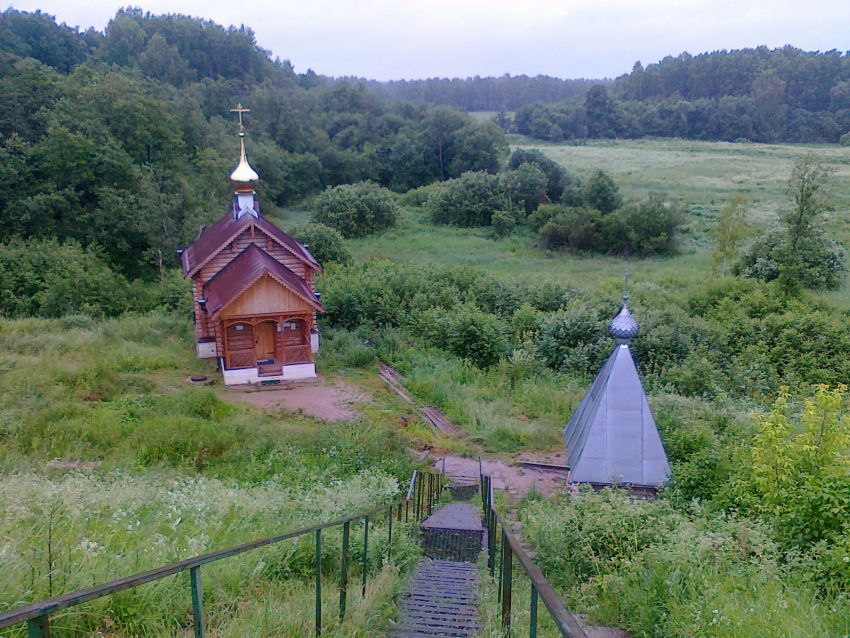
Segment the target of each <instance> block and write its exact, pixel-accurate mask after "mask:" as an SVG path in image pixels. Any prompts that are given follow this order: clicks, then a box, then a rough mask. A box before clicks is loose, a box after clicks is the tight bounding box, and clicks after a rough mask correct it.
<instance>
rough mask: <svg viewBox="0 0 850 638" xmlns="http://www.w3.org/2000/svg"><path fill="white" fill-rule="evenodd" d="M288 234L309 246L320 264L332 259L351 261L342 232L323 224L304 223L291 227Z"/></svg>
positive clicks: (339, 262) (344, 262)
mask: <svg viewBox="0 0 850 638" xmlns="http://www.w3.org/2000/svg"><path fill="white" fill-rule="evenodd" d="M290 234H291V235H292V236H293V237H294V238H295V239H297V240H298V241H300V242H301V243H302V244H305V245H307V246H309V250H310V252H311V253H312V254H313V257H315V258H316V259H317V260H318V261H319V263H320V264H325V263H328V262H331V261H334V262H336V263H338V264H349V263H351V260H352V257H351V251H350V250H349V249H348V245H347V244H346V243H345V239H344V238H343V236H342V234H341V233H340V232H339V231H338V230H336V229H335V228H331V227H330V226H326V225H325V224H304V225H302V226H297V227H295V228H293V229H292V231H291V232H290Z"/></svg>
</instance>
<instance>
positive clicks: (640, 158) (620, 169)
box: [279, 138, 850, 308]
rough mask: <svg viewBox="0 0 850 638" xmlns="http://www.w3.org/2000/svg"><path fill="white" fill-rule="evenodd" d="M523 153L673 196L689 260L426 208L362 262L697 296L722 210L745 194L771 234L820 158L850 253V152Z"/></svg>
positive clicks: (845, 303) (705, 148) (834, 222)
mask: <svg viewBox="0 0 850 638" xmlns="http://www.w3.org/2000/svg"><path fill="white" fill-rule="evenodd" d="M512 146H513V147H514V148H518V147H522V148H539V149H541V150H542V151H543V152H544V153H546V154H547V155H548V156H550V157H552V158H553V159H555V160H556V161H558V162H559V163H561V164H563V165H564V166H565V167H566V168H567V169H569V170H570V172H572V173H574V174H576V175H580V176H586V175H589V174H590V173H592V172H593V171H594V170H596V169H604V170H605V171H607V172H609V173H610V174H611V175H612V176H613V177H614V178H615V180H616V181H617V183H618V184H619V185H620V188H621V191H622V193H623V195H624V196H625V197H626V198H630V197H641V196H644V195H646V194H647V193H650V192H661V193H666V194H667V195H668V196H670V197H671V198H674V199H675V200H677V201H679V202H681V203H682V204H684V205H685V206H686V207H687V210H688V215H687V223H686V226H685V229H684V233H683V237H682V241H681V250H680V254H679V255H677V256H675V257H662V258H652V259H645V260H629V261H628V262H626V261H625V260H622V259H617V258H613V257H604V256H581V255H571V254H569V253H551V252H547V251H542V250H538V249H536V248H533V247H532V244H533V243H534V237H533V236H532V235H531V234H530V233H523V232H522V231H520V232H518V233H516V234H515V235H513V236H511V237H510V238H508V239H507V240H504V241H494V240H493V239H492V238H491V234H490V232H489V230H487V229H459V228H450V227H435V226H433V225H432V224H431V223H430V222H429V220H428V219H427V218H426V215H425V213H424V212H423V211H421V210H419V209H407V210H405V213H404V215H403V217H402V219H401V221H400V223H399V225H398V226H397V227H396V228H394V229H392V230H390V231H388V232H385V233H383V234H381V235H379V236H376V237H369V238H365V239H360V240H355V241H353V242H352V247H353V250H354V253H355V255H356V257H358V258H359V259H369V258H380V257H386V258H390V259H392V260H399V261H405V262H411V263H423V264H426V263H434V264H436V263H439V264H457V265H466V266H472V267H475V268H480V269H482V270H485V271H487V272H489V273H493V274H496V275H499V276H504V277H510V278H515V279H518V280H520V281H528V282H532V281H540V280H541V279H543V280H551V281H559V282H562V283H563V282H570V283H574V284H577V285H581V286H587V287H598V288H600V289H601V290H604V291H610V292H611V294H612V295H615V294H616V291H617V290H618V288H619V287H620V285H621V281H622V276H623V267H624V266H625V265H628V267H629V269H630V271H631V272H632V275H633V276H632V281H633V282H634V285H635V290H636V291H637V292H638V293H639V290H640V287H641V286H642V285H662V286H666V287H671V288H681V289H687V288H688V287H689V286H690V285H692V284H695V283H701V282H704V281H705V279H706V276H710V265H711V257H710V250H711V239H710V232H711V230H712V228H713V225H714V221H715V218H716V215H717V212H718V210H719V209H720V207H721V206H722V204H723V202H724V201H725V200H726V199H728V198H729V197H731V196H733V195H735V194H737V193H741V194H743V195H744V196H745V197H746V198H747V199H748V201H749V202H750V211H749V217H750V222H751V224H752V226H753V232H754V234H755V233H758V232H759V230H761V229H764V228H767V227H769V226H770V224H771V223H773V221H774V220H775V218H776V215H777V213H778V212H780V211H781V210H783V209H784V208H787V207H788V206H790V200H789V198H788V196H787V195H786V193H785V183H786V181H787V179H788V176H789V175H790V172H791V168H792V165H793V163H794V161H795V160H796V159H798V158H800V157H803V156H805V155H806V154H808V153H813V154H814V155H815V156H817V157H818V158H819V159H821V161H823V162H824V163H826V164H828V165H829V166H831V167H833V168H834V169H835V179H834V182H833V184H832V185H831V187H830V189H829V196H830V199H831V200H832V201H833V203H834V205H835V212H833V213H831V219H830V221H829V227H830V232H831V233H832V234H833V235H834V236H835V237H836V238H837V239H839V240H840V241H843V242H844V243H845V245H850V149H848V148H846V147H840V146H817V145H767V144H752V143H726V142H697V141H691V140H671V139H660V140H617V141H594V142H589V143H587V144H586V145H583V146H572V145H568V144H545V143H538V142H534V143H532V142H531V141H529V140H526V139H520V138H515V139H514V140H513V144H512ZM308 219H309V214H308V213H307V212H305V211H303V210H292V211H284V212H282V213H281V214H280V216H279V220H280V222H281V223H282V225H283V226H284V227H288V226H289V227H291V226H292V225H295V224H299V223H303V222H305V221H307V220H308ZM820 294H821V296H823V298H824V299H827V300H829V301H830V302H832V303H835V304H837V305H838V306H840V307H844V308H847V307H850V287H848V284H847V283H845V285H844V287H843V288H842V289H841V290H838V291H833V292H827V293H820Z"/></svg>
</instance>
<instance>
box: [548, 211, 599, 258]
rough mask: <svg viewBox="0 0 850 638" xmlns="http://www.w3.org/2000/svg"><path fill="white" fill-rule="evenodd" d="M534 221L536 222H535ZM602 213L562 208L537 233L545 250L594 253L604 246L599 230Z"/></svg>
mask: <svg viewBox="0 0 850 638" xmlns="http://www.w3.org/2000/svg"><path fill="white" fill-rule="evenodd" d="M535 221H536V220H535ZM600 226H602V213H600V212H599V211H598V210H594V209H592V208H564V209H563V210H559V211H558V212H556V213H555V216H554V217H552V218H550V219H549V221H547V222H546V223H545V224H543V226H541V227H540V230H539V231H538V232H537V235H538V237H539V238H540V241H541V243H542V244H543V246H544V247H545V248H548V249H550V250H558V249H560V248H569V249H570V250H579V251H594V250H601V249H602V246H604V245H606V243H607V242H606V241H605V238H604V237H603V235H602V231H601V229H600Z"/></svg>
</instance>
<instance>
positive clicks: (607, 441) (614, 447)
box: [564, 344, 670, 486]
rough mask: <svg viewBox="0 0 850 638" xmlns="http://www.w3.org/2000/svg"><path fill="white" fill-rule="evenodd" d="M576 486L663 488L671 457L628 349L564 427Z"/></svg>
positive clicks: (611, 361) (620, 349) (613, 359)
mask: <svg viewBox="0 0 850 638" xmlns="http://www.w3.org/2000/svg"><path fill="white" fill-rule="evenodd" d="M564 444H565V445H566V448H567V455H568V457H569V462H570V479H571V480H572V481H573V482H576V483H583V482H587V483H608V484H611V483H630V484H633V485H654V486H660V485H662V484H663V483H665V482H666V481H667V479H668V478H669V476H670V466H669V464H668V462H667V455H666V454H665V452H664V446H663V445H662V443H661V437H660V436H659V434H658V429H657V427H656V425H655V419H654V418H653V416H652V411H651V410H650V408H649V402H648V401H647V399H646V394H645V393H644V391H643V385H642V384H641V381H640V376H639V375H638V371H637V367H636V366H635V362H634V359H632V354H631V350H630V349H629V346H628V344H618V345H617V346H616V347H615V348H614V352H612V353H611V356H610V357H608V360H607V361H606V362H605V365H604V366H602V369H601V370H600V371H599V374H598V375H597V376H596V379H594V381H593V384H592V385H591V386H590V389H589V390H588V391H587V394H585V396H584V398H583V399H582V400H581V402H580V403H579V405H578V408H576V410H575V412H573V414H572V416H571V417H570V420H569V421H568V422H567V424H566V426H565V427H564Z"/></svg>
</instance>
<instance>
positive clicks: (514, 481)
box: [432, 455, 569, 498]
mask: <svg viewBox="0 0 850 638" xmlns="http://www.w3.org/2000/svg"><path fill="white" fill-rule="evenodd" d="M526 456H530V455H524V456H523V457H520V459H521V460H532V459H531V458H528V459H526V458H525V457H526ZM520 459H518V462H517V463H511V464H509V463H506V462H505V461H500V460H485V459H482V460H481V470H483V472H484V474H488V475H490V476H491V477H493V487H494V488H495V489H497V490H505V491H506V492H507V493H508V494H509V495H510V496H511V497H512V498H522V497H523V496H525V495H526V494H528V493H529V492H530V491H532V490H535V491H537V492H540V493H541V494H544V495H546V496H551V495H552V494H554V493H555V492H556V491H559V490H564V489H566V488H567V479H568V477H569V474H568V473H567V472H557V471H551V470H546V469H544V468H539V467H533V466H525V465H521V464H519V460H520ZM539 459H542V460H539ZM533 460H534V462H538V463H551V464H553V465H558V464H559V463H558V462H557V459H551V458H550V457H541V456H537V457H535V458H534V459H533ZM553 460H554V461H555V462H554V463H553V462H552V461H553ZM444 461H445V472H446V474H447V475H448V476H450V477H451V479H452V480H453V481H455V482H457V483H463V484H471V483H478V479H479V466H478V459H470V458H466V457H462V456H452V455H446V456H435V457H434V458H433V462H432V466H433V467H434V469H437V470H442V469H443V467H444V465H443V463H444ZM560 464H563V461H561V463H560Z"/></svg>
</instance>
